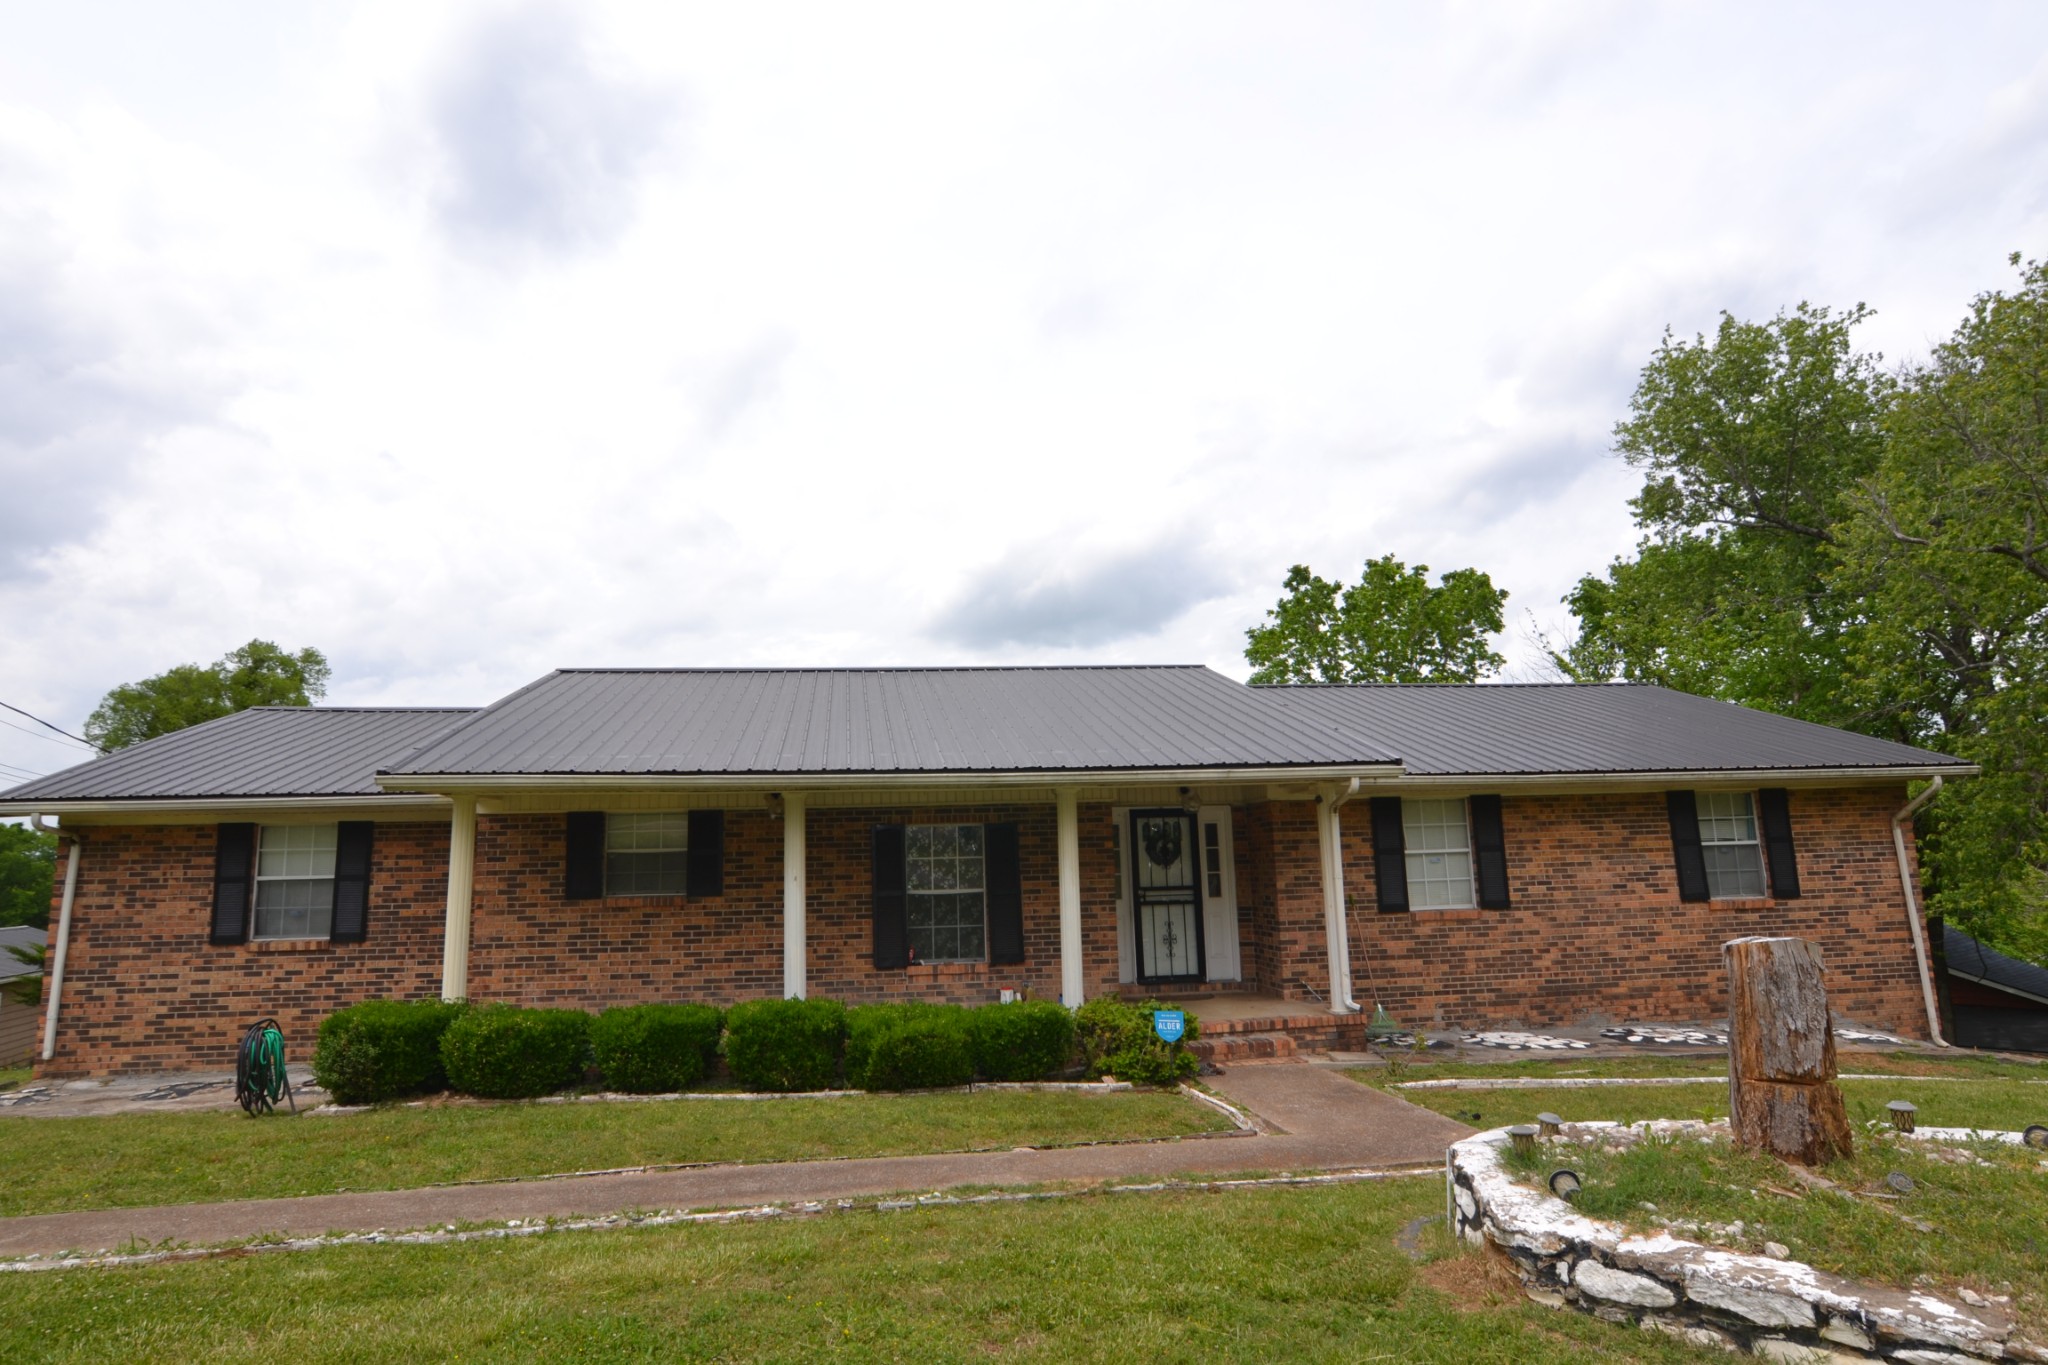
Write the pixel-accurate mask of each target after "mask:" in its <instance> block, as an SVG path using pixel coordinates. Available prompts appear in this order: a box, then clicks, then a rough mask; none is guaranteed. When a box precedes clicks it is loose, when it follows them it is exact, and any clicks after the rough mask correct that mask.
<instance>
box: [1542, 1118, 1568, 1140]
mask: <svg viewBox="0 0 2048 1365" xmlns="http://www.w3.org/2000/svg"><path fill="white" fill-rule="evenodd" d="M1536 1126H1537V1127H1538V1128H1540V1129H1542V1130H1543V1136H1545V1137H1556V1136H1557V1130H1558V1129H1560V1128H1562V1127H1564V1120H1563V1119H1561V1118H1559V1117H1558V1116H1557V1115H1555V1114H1551V1113H1542V1114H1538V1115H1537V1116H1536Z"/></svg>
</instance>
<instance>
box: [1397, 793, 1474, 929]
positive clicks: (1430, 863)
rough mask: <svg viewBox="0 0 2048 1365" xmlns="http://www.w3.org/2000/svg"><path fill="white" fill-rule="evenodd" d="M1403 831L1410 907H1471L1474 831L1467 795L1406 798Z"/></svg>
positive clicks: (1402, 805) (1404, 800) (1430, 908)
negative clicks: (1467, 815)
mask: <svg viewBox="0 0 2048 1365" xmlns="http://www.w3.org/2000/svg"><path fill="white" fill-rule="evenodd" d="M1401 836H1402V839H1403V841H1404V842H1405V843H1406V845H1407V854H1408V908H1409V909H1411V910H1470V909H1472V908H1473V907H1474V906H1476V905H1477V904H1478V903H1479V902H1478V901H1476V900H1474V899H1473V898H1472V832H1471V827H1470V826H1469V825H1468V824H1467V823H1466V820H1465V799H1464V798H1463V797H1461V796H1454V797H1450V798H1448V799H1443V800H1416V799H1414V798H1412V797H1403V798H1402V799H1401Z"/></svg>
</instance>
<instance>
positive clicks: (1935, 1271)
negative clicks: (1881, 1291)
mask: <svg viewBox="0 0 2048 1365" xmlns="http://www.w3.org/2000/svg"><path fill="white" fill-rule="evenodd" d="M1973 1150H1974V1154H1975V1156H1976V1158H1977V1159H1976V1160H1975V1161H1964V1162H1952V1161H1940V1160H1936V1159H1934V1157H1933V1156H1932V1155H1930V1149H1929V1148H1928V1147H1926V1146H1924V1145H1922V1144H1921V1143H1918V1142H1915V1141H1912V1140H1909V1139H1904V1138H1892V1137H1890V1136H1889V1135H1878V1134H1870V1135H1859V1136H1858V1141H1857V1146H1856V1153H1855V1155H1854V1156H1853V1157H1852V1158H1850V1159H1849V1160H1847V1161H1840V1162H1835V1163H1833V1164H1831V1165H1829V1166H1827V1167H1825V1168H1824V1169H1823V1172H1822V1173H1823V1174H1824V1175H1825V1176H1826V1177H1827V1178H1828V1179H1829V1180H1831V1181H1833V1182H1835V1184H1836V1185H1837V1186H1839V1187H1840V1189H1838V1190H1827V1189H1818V1190H1809V1189H1807V1188H1806V1187H1805V1186H1803V1185H1802V1184H1801V1183H1800V1182H1798V1181H1796V1180H1794V1179H1792V1178H1791V1177H1789V1176H1788V1174H1787V1173H1786V1170H1785V1168H1784V1166H1783V1165H1782V1164H1781V1163H1780V1162H1778V1161H1777V1160H1775V1159H1774V1158H1772V1157H1768V1156H1763V1155H1759V1154H1757V1153H1752V1152H1744V1151H1740V1150H1738V1149H1735V1148H1733V1147H1731V1146H1730V1145H1728V1144H1725V1143H1718V1144H1712V1145H1708V1144H1702V1143H1699V1142H1694V1141H1657V1140H1646V1141H1642V1142H1639V1143H1636V1144H1634V1145H1633V1146H1630V1147H1628V1148H1626V1149H1624V1150H1621V1151H1605V1150H1601V1149H1599V1148H1595V1147H1589V1146H1586V1145H1581V1144H1577V1143H1570V1144H1559V1143H1546V1144H1544V1145H1543V1147H1542V1149H1541V1151H1540V1152H1539V1153H1538V1154H1537V1156H1536V1158H1535V1159H1534V1160H1533V1161H1530V1160H1528V1159H1516V1160H1511V1161H1510V1166H1511V1167H1516V1168H1518V1167H1520V1166H1522V1165H1525V1164H1526V1165H1527V1166H1528V1167H1529V1170H1530V1176H1531V1177H1532V1178H1531V1180H1530V1183H1531V1184H1536V1183H1538V1182H1539V1181H1540V1180H1541V1179H1542V1178H1543V1176H1544V1175H1546V1174H1547V1173H1548V1171H1550V1170H1554V1169H1556V1168H1557V1167H1558V1166H1561V1165H1569V1166H1571V1167H1572V1168H1573V1169H1574V1170H1576V1171H1578V1172H1579V1174H1580V1176H1581V1178H1582V1179H1583V1181H1584V1188H1583V1189H1582V1191H1581V1192H1580V1195H1579V1199H1578V1207H1579V1209H1580V1210H1581V1211H1582V1212H1584V1213H1586V1214H1589V1215H1591V1216H1592V1217H1595V1218H1607V1219H1613V1220H1615V1221H1619V1222H1623V1223H1626V1224H1628V1225H1629V1226H1630V1227H1632V1228H1635V1229H1637V1230H1638V1231H1643V1232H1649V1231H1654V1230H1656V1229H1658V1228H1662V1227H1666V1226H1669V1220H1671V1219H1674V1218H1679V1219H1691V1220H1693V1221H1695V1222H1699V1223H1702V1224H1718V1225H1720V1226H1721V1227H1723V1228H1727V1227H1731V1226H1732V1225H1733V1224H1734V1223H1735V1222H1737V1221H1738V1220H1739V1221H1740V1222H1741V1223H1742V1224H1743V1231H1742V1232H1741V1233H1740V1234H1736V1235H1731V1234H1728V1233H1721V1234H1718V1235H1712V1234H1710V1235H1709V1236H1708V1237H1705V1238H1703V1237H1702V1234H1701V1233H1700V1232H1697V1231H1693V1230H1687V1229H1680V1230H1679V1231H1680V1234H1681V1235H1683V1236H1686V1237H1692V1238H1695V1239H1701V1240H1713V1241H1716V1242H1718V1243H1719V1244H1721V1245H1724V1246H1730V1247H1734V1248H1737V1249H1741V1250H1747V1251H1752V1252H1760V1251H1762V1250H1763V1247H1764V1243H1765V1242H1766V1241H1774V1242H1781V1243H1783V1244H1784V1245H1785V1246H1786V1247H1788V1248H1789V1249H1790V1250H1791V1252H1792V1254H1793V1256H1795V1257H1797V1258H1798V1259H1800V1260H1803V1261H1806V1262H1809V1263H1810V1264H1812V1265H1815V1266H1818V1267H1820V1268H1821V1269H1823V1270H1830V1271H1834V1272H1835V1273H1837V1274H1842V1275H1849V1276H1853V1277H1855V1278H1858V1279H1865V1280H1872V1281H1876V1282H1878V1283H1882V1284H1893V1285H1908V1284H1912V1283H1914V1282H1915V1279H1916V1277H1918V1276H1923V1275H1924V1276H1927V1277H1929V1278H1930V1279H1931V1281H1932V1283H1933V1284H1934V1285H1936V1286H1937V1287H1941V1288H1951V1289H1952V1288H1953V1287H1955V1286H1957V1285H1967V1286H1969V1287H1971V1288H1973V1289H1976V1290H1978V1291H1980V1292H2011V1293H2014V1294H2015V1295H2016V1296H2017V1297H2016V1301H2015V1308H2016V1310H2017V1311H2018V1312H2020V1314H2021V1315H2022V1316H2023V1317H2024V1318H2026V1319H2027V1320H2029V1321H2032V1322H2035V1323H2040V1322H2041V1321H2042V1320H2043V1309H2044V1306H2048V1233H2044V1232H2043V1230H2042V1229H2043V1228H2044V1227H2048V1179H2044V1178H2043V1176H2042V1173H2041V1170H2040V1167H2039V1165H2038V1164H2037V1163H2038V1158H2039V1155H2040V1154H2039V1153H2038V1152H2034V1151H2031V1150H2029V1149H2027V1148H2024V1147H2005V1146H2001V1145H1997V1144H1989V1143H1985V1144H1973ZM1893 1172H1899V1173H1903V1174H1905V1175H1907V1176H1908V1177H1910V1178H1911V1180H1912V1182H1913V1189H1912V1190H1911V1192H1910V1193H1906V1194H1904V1195H1902V1196H1900V1197H1896V1198H1876V1197H1871V1195H1869V1194H1868V1193H1864V1192H1872V1191H1875V1192H1878V1193H1881V1194H1885V1195H1890V1194H1893V1193H1894V1192H1893V1191H1891V1190H1890V1189H1889V1188H1888V1187H1887V1186H1886V1185H1885V1184H1884V1183H1883V1181H1884V1179H1885V1177H1886V1175H1887V1174H1889V1173H1893ZM1772 1187H1775V1189H1776V1190H1777V1191H1783V1193H1776V1192H1773V1188H1772ZM1851 1192H1855V1193H1851ZM1646 1205H1653V1206H1654V1211H1653V1210H1652V1209H1651V1208H1648V1207H1645V1206H1646ZM1906 1219H1911V1220H1913V1222H1910V1223H1909V1222H1907V1221H1905V1220H1906ZM1930 1229H1931V1230H1930Z"/></svg>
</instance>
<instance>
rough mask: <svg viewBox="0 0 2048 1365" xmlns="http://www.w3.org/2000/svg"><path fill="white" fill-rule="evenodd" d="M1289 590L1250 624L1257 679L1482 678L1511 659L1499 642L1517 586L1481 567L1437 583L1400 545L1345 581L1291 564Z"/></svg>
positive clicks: (1248, 652)
mask: <svg viewBox="0 0 2048 1365" xmlns="http://www.w3.org/2000/svg"><path fill="white" fill-rule="evenodd" d="M1285 587H1286V594H1285V595H1284V596H1283V597H1281V599H1280V601H1279V603H1278V604H1277V605H1275V606H1274V607H1273V609H1272V610H1271V611H1269V612H1267V613H1266V619H1265V621H1264V622H1262V623H1261V624H1259V625H1256V626H1253V627H1252V628H1251V629H1250V630H1248V631H1246V632H1245V635H1246V639H1247V644H1246V647H1245V652H1244V654H1245V658H1246V659H1247V660H1249V661H1250V663H1251V664H1252V667H1253V670H1254V671H1253V673H1252V681H1253V682H1255V683H1374V682H1383V683H1420V682H1477V681H1478V680H1479V679H1481V678H1484V677H1487V676H1489V675H1491V674H1492V673H1494V672H1496V671H1497V670H1498V669H1499V668H1500V666H1501V665H1502V664H1503V663H1505V662H1506V661H1505V660H1504V659H1502V658H1501V656H1500V655H1499V654H1498V653H1496V652H1495V651H1494V649H1493V647H1492V645H1491V644H1490V643H1489V639H1490V637H1491V636H1493V635H1497V634H1499V633H1500V631H1501V630H1502V629H1503V626H1504V620H1503V617H1502V608H1503V606H1504V605H1505V603H1506V602H1507V597H1508V595H1507V593H1506V592H1505V591H1504V590H1502V589H1499V588H1496V587H1494V586H1493V580H1492V579H1490V578H1488V577H1487V576H1486V575H1485V574H1483V573H1481V572H1480V571H1479V570H1477V569H1453V570H1451V571H1450V572H1449V573H1446V574H1445V575H1444V576H1443V578H1442V579H1441V580H1440V581H1439V582H1438V583H1437V584H1436V585H1435V586H1431V584H1430V582H1429V566H1428V565H1427V564H1418V565H1416V566H1415V567H1414V568H1412V569H1410V568H1408V567H1407V566H1406V565H1404V564H1402V563H1401V561H1400V560H1398V559H1395V558H1394V557H1393V556H1392V555H1384V556H1382V557H1380V558H1379V559H1373V560H1368V561H1366V565H1365V572H1364V573H1363V575H1361V576H1360V578H1359V580H1358V582H1357V583H1355V584H1352V585H1351V586H1349V587H1345V586H1343V585H1341V584H1338V583H1333V582H1331V581H1330V580H1328V579H1325V578H1320V577H1318V576H1316V575H1315V574H1312V573H1310V572H1309V570H1308V566H1307V565H1305V564H1297V565H1295V566H1294V567H1293V568H1291V569H1289V570H1288V571H1287V581H1286V584H1285Z"/></svg>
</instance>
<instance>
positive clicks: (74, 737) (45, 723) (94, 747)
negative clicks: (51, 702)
mask: <svg viewBox="0 0 2048 1365" xmlns="http://www.w3.org/2000/svg"><path fill="white" fill-rule="evenodd" d="M0 706H6V707H7V709H8V710H10V711H12V712H13V713H14V714H15V715H17V716H28V718H29V719H30V720H32V721H34V722H35V723H36V724H38V725H40V726H42V727H43V728H44V729H45V730H56V731H57V733H58V734H60V735H62V736H64V738H66V739H71V740H78V742H79V743H80V744H83V745H84V746H85V747H86V748H88V749H90V750H92V751H93V752H94V753H96V754H103V753H105V752H106V750H105V749H102V748H101V747H100V746H99V745H97V744H95V743H93V742H92V741H91V740H89V739H79V738H78V736H77V735H74V734H72V733H71V732H70V731H69V730H58V729H57V727H56V726H54V725H52V724H50V722H48V721H46V720H44V719H43V718H42V717H41V716H37V715H31V714H30V713H29V712H27V711H24V710H22V709H21V708H20V707H19V706H8V704H7V703H6V702H4V701H0Z"/></svg>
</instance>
